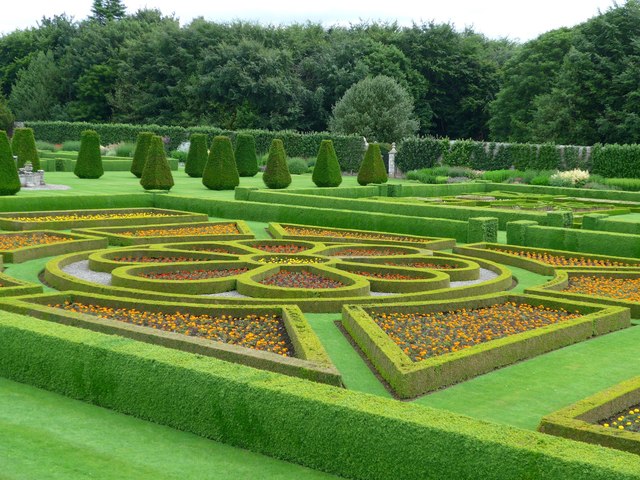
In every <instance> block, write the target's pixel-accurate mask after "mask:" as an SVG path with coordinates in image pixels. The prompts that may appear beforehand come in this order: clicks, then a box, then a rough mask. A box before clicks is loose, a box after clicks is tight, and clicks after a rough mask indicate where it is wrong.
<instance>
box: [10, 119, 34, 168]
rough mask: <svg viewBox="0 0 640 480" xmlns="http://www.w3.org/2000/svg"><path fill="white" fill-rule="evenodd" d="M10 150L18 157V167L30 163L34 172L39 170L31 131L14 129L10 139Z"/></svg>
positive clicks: (28, 129)
mask: <svg viewBox="0 0 640 480" xmlns="http://www.w3.org/2000/svg"><path fill="white" fill-rule="evenodd" d="M11 149H12V150H13V154H14V155H16V156H17V157H18V167H24V164H25V163H27V162H31V164H32V165H33V169H34V170H40V157H38V151H37V150H36V139H35V138H34V136H33V130H32V129H30V128H16V129H15V130H14V132H13V138H12V139H11Z"/></svg>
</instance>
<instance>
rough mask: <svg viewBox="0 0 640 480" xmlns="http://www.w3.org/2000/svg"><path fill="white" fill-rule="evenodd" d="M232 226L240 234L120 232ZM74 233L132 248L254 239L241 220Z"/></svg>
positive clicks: (89, 229) (77, 231)
mask: <svg viewBox="0 0 640 480" xmlns="http://www.w3.org/2000/svg"><path fill="white" fill-rule="evenodd" d="M227 224H234V225H235V226H236V228H237V229H238V231H239V232H240V233H237V234H222V235H173V236H171V235H166V236H159V237H152V236H149V237H129V236H125V235H121V234H120V232H126V231H130V230H132V229H134V230H138V231H144V230H153V229H157V228H167V229H179V228H190V227H202V226H208V225H227ZM71 231H72V232H74V233H83V234H87V235H93V236H98V237H104V238H106V239H107V240H108V241H109V245H116V246H133V245H148V244H154V243H171V242H197V241H206V240H210V241H216V240H219V241H222V240H242V239H249V238H254V235H253V232H252V231H251V229H250V228H249V225H247V224H246V222H244V221H242V220H230V221H226V222H189V223H168V224H165V223H163V224H153V225H144V226H142V227H140V228H137V227H136V226H135V225H131V226H129V227H102V228H85V229H73V230H71Z"/></svg>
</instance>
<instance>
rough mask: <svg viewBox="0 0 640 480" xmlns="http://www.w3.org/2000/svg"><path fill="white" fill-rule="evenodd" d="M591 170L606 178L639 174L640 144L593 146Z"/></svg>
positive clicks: (632, 176)
mask: <svg viewBox="0 0 640 480" xmlns="http://www.w3.org/2000/svg"><path fill="white" fill-rule="evenodd" d="M591 155H592V171H593V173H595V174H598V175H602V176H603V177H608V178H617V177H619V178H638V177H639V176H640V145H617V144H613V145H604V146H598V147H594V148H593V151H592V152H591Z"/></svg>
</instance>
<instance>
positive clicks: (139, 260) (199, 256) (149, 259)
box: [89, 248, 237, 272]
mask: <svg viewBox="0 0 640 480" xmlns="http://www.w3.org/2000/svg"><path fill="white" fill-rule="evenodd" d="M236 258H237V257H236V256H231V255H223V254H210V253H206V252H181V251H179V250H169V249H166V250H165V249H149V248H134V249H132V248H125V249H117V250H101V251H98V252H94V253H92V254H91V255H89V268H90V269H91V270H94V271H97V272H111V271H112V270H113V269H115V268H118V267H122V266H124V265H139V264H143V263H192V262H196V263H197V262H210V261H212V260H235V259H236Z"/></svg>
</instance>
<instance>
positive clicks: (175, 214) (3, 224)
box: [0, 208, 209, 231]
mask: <svg viewBox="0 0 640 480" xmlns="http://www.w3.org/2000/svg"><path fill="white" fill-rule="evenodd" d="M78 213H81V214H82V215H107V214H110V213H113V214H116V215H118V214H128V213H133V214H135V213H140V214H143V213H149V214H156V215H158V216H156V217H138V218H104V219H95V220H83V219H77V220H55V221H45V222H39V221H35V220H34V221H28V220H14V218H15V217H28V218H32V217H39V216H50V215H55V216H59V215H60V216H64V215H75V214H78ZM162 215H164V216H162ZM208 220H209V217H207V216H206V215H204V214H202V213H191V212H181V211H179V210H166V209H161V208H113V209H108V210H105V209H100V210H81V211H79V210H46V211H39V212H9V213H0V228H1V229H2V230H14V231H20V230H41V229H47V230H71V229H72V228H86V227H108V226H124V225H148V224H153V223H155V222H158V221H160V222H162V223H163V224H170V223H185V222H206V221H208Z"/></svg>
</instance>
